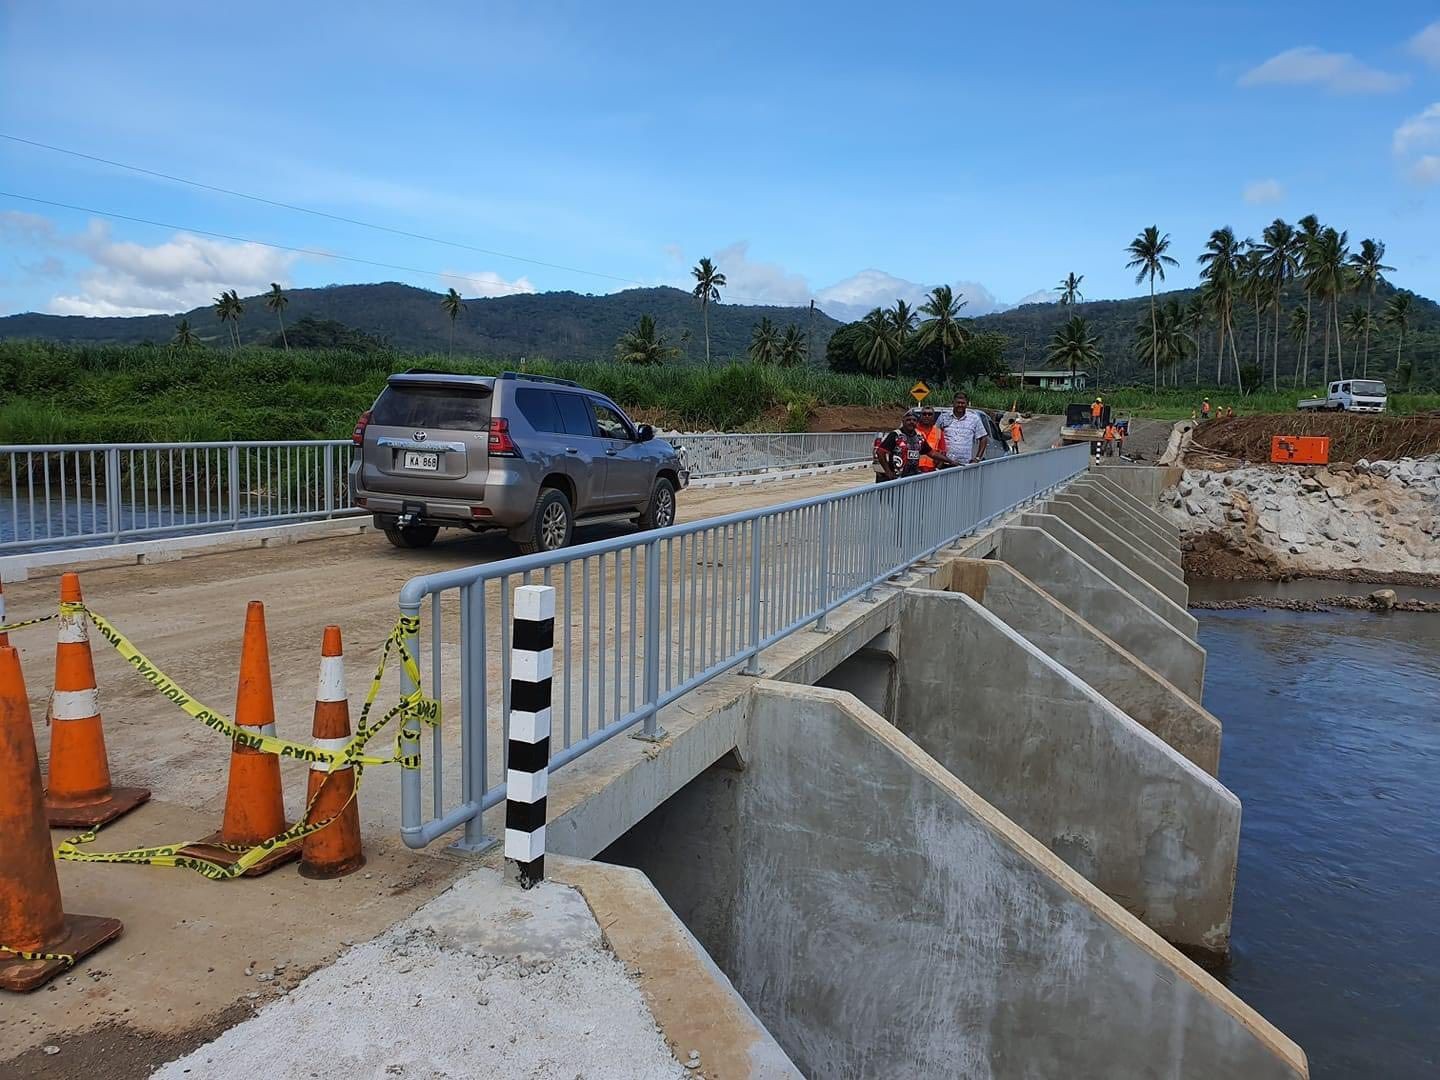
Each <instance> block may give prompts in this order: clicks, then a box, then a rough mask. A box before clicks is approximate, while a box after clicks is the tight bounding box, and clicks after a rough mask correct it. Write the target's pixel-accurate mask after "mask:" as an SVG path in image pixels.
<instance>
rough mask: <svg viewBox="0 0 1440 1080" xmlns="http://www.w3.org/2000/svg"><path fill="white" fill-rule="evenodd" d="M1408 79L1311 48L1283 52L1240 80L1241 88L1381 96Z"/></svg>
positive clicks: (1302, 46)
mask: <svg viewBox="0 0 1440 1080" xmlns="http://www.w3.org/2000/svg"><path fill="white" fill-rule="evenodd" d="M1409 81H1410V80H1409V77H1408V76H1405V75H1395V74H1391V73H1390V72H1388V71H1380V70H1379V69H1377V68H1372V67H1370V66H1369V65H1368V64H1365V63H1363V62H1361V61H1360V60H1357V59H1356V58H1355V57H1353V56H1351V55H1350V54H1349V53H1333V52H1326V51H1325V50H1324V49H1320V48H1316V47H1315V46H1314V45H1301V46H1300V47H1298V48H1294V49H1286V50H1285V51H1284V52H1282V53H1277V54H1276V55H1274V56H1272V57H1271V58H1270V59H1269V60H1266V61H1265V62H1264V63H1263V64H1260V65H1259V66H1258V67H1253V68H1251V69H1250V70H1249V71H1247V72H1245V74H1243V75H1241V76H1240V85H1241V86H1320V87H1323V88H1325V89H1326V90H1329V91H1330V92H1331V93H1332V94H1383V93H1388V92H1389V91H1391V90H1399V89H1400V88H1401V87H1402V86H1404V85H1405V84H1406V83H1408V82H1409Z"/></svg>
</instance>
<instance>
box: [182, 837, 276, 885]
mask: <svg viewBox="0 0 1440 1080" xmlns="http://www.w3.org/2000/svg"><path fill="white" fill-rule="evenodd" d="M289 827H290V826H288V825H287V826H286V828H287V829H288V828H289ZM219 843H221V840H220V834H219V833H218V832H213V833H211V834H210V835H209V836H207V837H205V839H204V840H197V841H196V842H195V843H193V844H191V845H189V846H188V847H186V848H185V850H183V851H182V852H181V853H180V854H182V855H188V856H190V857H191V858H194V859H208V860H209V861H210V862H213V863H218V864H219V865H220V866H234V865H235V864H236V863H237V862H239V861H240V856H241V855H242V854H244V853H243V852H239V851H231V850H230V849H228V848H223V847H216V846H214V845H216V844H219ZM298 858H300V845H299V844H291V845H290V846H289V847H283V848H280V849H279V850H278V851H272V852H271V853H270V854H269V855H266V856H265V857H264V858H263V859H261V860H260V861H259V862H258V863H256V864H255V865H254V866H252V867H250V869H249V870H246V871H245V872H244V873H243V874H241V875H240V876H241V877H260V876H262V875H264V874H268V873H270V871H271V870H278V869H280V867H282V866H284V865H285V864H286V863H288V862H294V861H295V860H296V859H298Z"/></svg>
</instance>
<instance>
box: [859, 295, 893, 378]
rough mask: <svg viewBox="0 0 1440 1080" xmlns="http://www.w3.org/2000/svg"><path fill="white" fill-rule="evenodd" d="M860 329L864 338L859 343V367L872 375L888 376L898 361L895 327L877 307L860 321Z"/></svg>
mask: <svg viewBox="0 0 1440 1080" xmlns="http://www.w3.org/2000/svg"><path fill="white" fill-rule="evenodd" d="M861 328H862V330H863V331H864V335H865V336H864V337H863V338H862V339H861V341H860V366H861V367H863V368H864V369H865V370H866V371H868V372H870V373H871V374H872V375H889V374H890V373H891V369H892V367H898V362H899V359H900V342H899V341H897V340H896V338H895V327H894V326H892V325H891V323H890V319H889V317H888V316H887V315H886V314H885V312H884V311H882V310H881V309H880V308H878V307H877V308H875V309H874V310H872V311H871V312H870V314H868V315H866V316H865V318H864V319H862V320H861Z"/></svg>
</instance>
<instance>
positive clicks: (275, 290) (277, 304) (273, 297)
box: [265, 281, 290, 352]
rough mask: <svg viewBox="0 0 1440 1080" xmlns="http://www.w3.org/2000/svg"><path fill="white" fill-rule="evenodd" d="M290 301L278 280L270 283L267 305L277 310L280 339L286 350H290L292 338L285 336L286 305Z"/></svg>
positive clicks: (266, 299)
mask: <svg viewBox="0 0 1440 1080" xmlns="http://www.w3.org/2000/svg"><path fill="white" fill-rule="evenodd" d="M288 303H290V298H289V297H288V296H286V295H285V294H284V293H283V292H281V291H280V285H279V283H278V282H274V281H272V282H271V283H270V291H269V292H268V293H266V294H265V306H266V307H267V308H269V309H270V310H271V311H273V312H275V317H276V318H277V319H279V320H280V340H281V342H283V343H284V345H285V351H286V352H289V351H290V339H289V338H287V337H286V336H285V305H287V304H288Z"/></svg>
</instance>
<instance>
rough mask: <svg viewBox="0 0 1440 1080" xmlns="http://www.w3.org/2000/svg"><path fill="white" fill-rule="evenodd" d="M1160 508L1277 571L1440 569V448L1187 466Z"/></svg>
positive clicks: (1191, 533) (1194, 534) (1189, 536)
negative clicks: (1391, 456) (1218, 468)
mask: <svg viewBox="0 0 1440 1080" xmlns="http://www.w3.org/2000/svg"><path fill="white" fill-rule="evenodd" d="M1161 505H1162V510H1163V512H1164V513H1165V514H1166V516H1168V517H1169V518H1170V519H1171V520H1172V521H1174V522H1176V523H1177V524H1178V525H1179V527H1180V530H1181V533H1182V535H1183V537H1184V539H1185V540H1186V541H1187V542H1189V543H1192V544H1193V543H1194V542H1196V541H1199V540H1200V539H1201V538H1205V539H1206V541H1207V542H1209V543H1214V542H1216V541H1218V542H1219V543H1221V544H1223V545H1224V547H1225V548H1227V549H1229V550H1230V551H1232V552H1234V553H1236V554H1237V555H1241V556H1243V557H1246V558H1249V559H1251V560H1253V561H1255V562H1257V563H1264V564H1267V565H1268V566H1270V567H1272V568H1274V569H1276V570H1289V571H1294V572H1297V573H1307V574H1313V573H1317V572H1321V571H1326V570H1352V569H1364V570H1371V571H1376V572H1380V573H1420V574H1440V454H1437V455H1433V456H1431V457H1425V458H1402V459H1401V460H1399V461H1375V462H1370V461H1364V460H1361V461H1359V462H1357V463H1356V464H1355V465H1332V466H1320V467H1314V468H1311V467H1296V466H1287V465H1253V466H1246V467H1243V468H1238V469H1230V470H1227V471H1222V472H1211V471H1207V470H1203V469H1186V470H1185V474H1184V476H1183V478H1182V479H1181V481H1180V483H1179V484H1178V485H1176V486H1175V487H1174V488H1171V489H1170V490H1169V491H1167V492H1166V493H1165V495H1164V497H1163V499H1162V502H1161Z"/></svg>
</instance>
